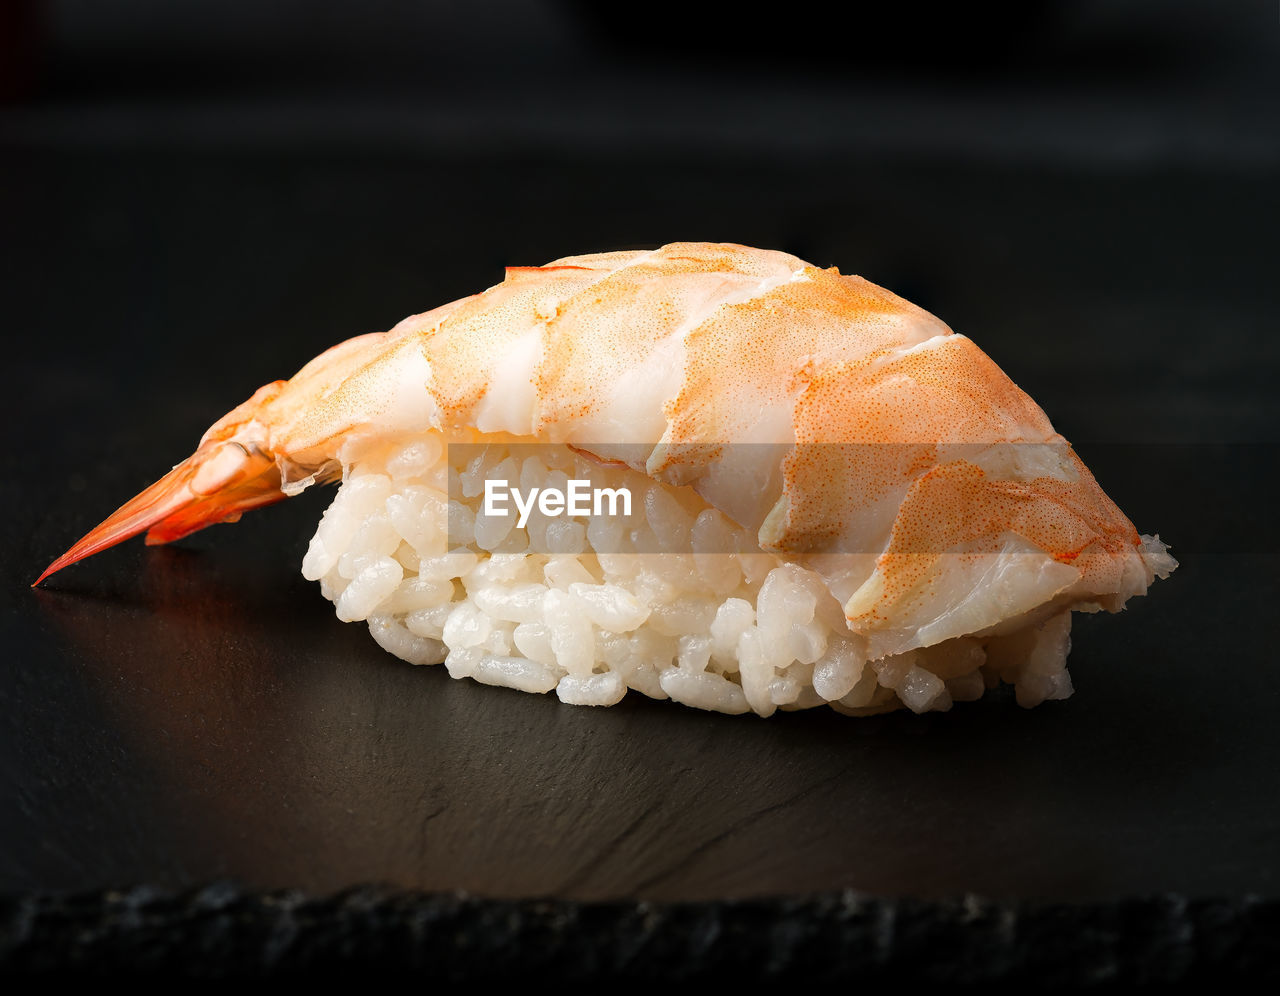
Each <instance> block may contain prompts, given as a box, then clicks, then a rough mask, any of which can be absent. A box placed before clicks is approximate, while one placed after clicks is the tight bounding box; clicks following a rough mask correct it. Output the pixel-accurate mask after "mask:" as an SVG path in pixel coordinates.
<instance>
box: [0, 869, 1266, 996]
mask: <svg viewBox="0 0 1280 996" xmlns="http://www.w3.org/2000/svg"><path fill="white" fill-rule="evenodd" d="M1278 956H1280V902H1277V901H1274V900H1267V901H1262V900H1258V899H1250V898H1246V899H1224V900H1187V899H1182V898H1179V897H1176V896H1162V897H1154V898H1149V899H1138V900H1130V901H1125V902H1119V903H1112V904H1094V905H1049V904H1026V903H1021V904H1014V903H998V902H991V901H986V900H981V899H977V898H974V897H966V898H962V899H957V900H952V901H943V902H924V901H913V900H889V899H878V898H873V897H868V896H863V895H859V894H856V893H851V892H846V893H835V894H830V895H823V896H817V897H808V898H797V899H768V900H744V901H732V902H729V901H726V902H709V903H686V904H675V903H642V902H608V903H577V902H568V901H559V900H556V901H552V900H547V901H528V900H510V901H509V900H494V899H479V898H475V897H470V896H466V895H463V894H423V893H405V892H395V891H392V890H386V889H374V888H362V889H356V890H352V891H349V892H344V893H340V894H338V895H336V896H330V897H323V898H317V897H311V896H307V895H304V894H302V893H299V892H273V893H255V892H250V891H247V890H243V889H241V888H238V887H236V886H233V885H225V884H220V885H212V886H209V887H206V888H204V889H200V890H198V891H193V892H172V891H164V890H160V889H155V888H150V887H145V886H142V887H136V888H133V889H130V890H128V891H124V892H120V891H111V892H98V893H91V894H84V895H74V896H59V895H31V896H18V897H7V898H2V899H0V977H4V976H10V977H11V976H15V975H43V976H61V977H67V976H88V977H91V976H105V975H112V976H119V975H131V976H172V975H185V976H191V977H197V978H207V979H218V978H228V979H229V978H259V979H264V978H265V979H281V980H284V979H289V980H297V979H314V980H317V981H318V980H324V981H343V980H344V979H350V980H352V981H355V980H357V979H364V980H367V979H368V976H369V975H370V973H375V974H377V975H378V977H379V978H383V977H386V976H388V975H391V976H403V977H406V978H414V979H434V980H446V981H447V980H462V979H466V980H476V979H486V978H488V979H512V978H519V979H522V980H528V979H530V978H537V977H542V978H555V979H564V980H568V981H579V982H586V981H591V982H599V981H608V980H627V981H641V980H646V979H647V980H654V981H672V982H680V981H686V982H710V981H713V980H714V981H717V982H726V981H734V980H747V979H751V980H760V979H777V980H787V981H821V980H844V979H849V980H853V979H857V980H858V981H860V982H868V981H872V982H874V981H883V982H888V981H893V982H897V983H901V982H904V981H913V980H914V981H923V982H940V981H946V982H951V983H954V982H968V983H983V984H990V983H1018V982H1031V981H1035V982H1037V983H1040V984H1044V983H1057V984H1067V985H1073V986H1074V985H1091V984H1092V985H1096V984H1102V985H1110V984H1119V985H1131V984H1147V983H1169V982H1173V983H1187V982H1198V981H1203V982H1206V983H1207V982H1210V981H1212V982H1215V983H1219V984H1220V983H1222V982H1224V981H1230V980H1236V979H1238V980H1244V979H1249V980H1252V981H1257V980H1277V979H1280V957H1278Z"/></svg>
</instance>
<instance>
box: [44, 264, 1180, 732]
mask: <svg viewBox="0 0 1280 996" xmlns="http://www.w3.org/2000/svg"><path fill="white" fill-rule="evenodd" d="M334 481H340V482H341V486H340V487H339V489H338V492H337V494H336V496H335V498H334V500H333V502H332V504H331V505H330V506H329V508H328V509H327V511H326V512H325V513H324V516H323V518H322V520H321V522H320V524H319V527H318V529H317V531H316V533H315V536H314V537H313V538H312V540H311V543H310V546H309V548H308V551H307V554H306V556H305V558H304V560H303V564H302V572H303V574H304V575H305V576H306V577H307V578H309V579H311V580H315V581H319V582H320V588H321V591H322V592H323V594H324V595H325V596H326V597H327V598H329V599H330V600H332V601H333V602H334V604H335V609H336V613H337V616H338V618H339V619H341V620H344V621H348V622H355V621H363V622H365V623H366V624H367V625H368V627H369V629H370V632H371V633H372V635H373V638H374V639H375V640H376V641H377V642H378V643H379V644H380V645H381V646H382V647H384V648H385V649H386V650H388V651H390V652H391V653H392V654H395V655H396V656H398V657H401V658H403V659H404V660H406V661H409V662H412V663H415V664H439V663H443V664H444V665H445V667H446V668H447V669H448V671H449V673H450V674H451V675H452V676H453V677H455V678H472V679H475V680H476V681H479V682H483V683H486V684H491V685H502V686H507V687H510V688H515V689H520V690H523V691H526V692H550V691H552V690H553V689H554V690H555V692H556V694H557V695H558V696H559V698H560V699H561V700H562V701H564V702H566V703H573V704H585V705H612V704H614V703H617V702H618V701H620V700H621V699H622V698H623V697H624V696H625V695H626V693H627V691H628V690H632V689H634V690H636V691H638V692H641V693H643V694H644V695H648V696H651V697H653V698H670V699H674V700H675V701H677V702H681V703H684V704H685V705H688V706H694V707H697V708H702V709H709V710H716V711H719V712H724V713H746V712H754V713H756V714H758V715H761V716H768V715H770V714H772V713H773V712H775V711H776V710H778V709H803V708H808V707H813V706H818V705H824V704H827V705H831V706H832V707H834V708H836V709H837V710H840V711H842V712H846V713H850V714H854V715H865V714H870V713H876V712H882V711H886V710H889V709H895V708H900V707H904V706H905V707H906V708H909V709H911V710H913V711H915V712H925V711H930V710H945V709H948V708H950V706H951V704H952V703H953V702H955V701H958V700H959V701H964V700H972V699H977V698H979V697H981V696H982V695H983V693H984V691H985V690H987V689H989V688H994V687H995V686H997V685H999V684H1001V683H1007V684H1010V685H1012V686H1013V687H1014V689H1015V693H1016V699H1017V701H1018V702H1019V703H1020V704H1021V705H1023V706H1033V705H1036V704H1038V703H1040V702H1042V701H1044V700H1046V699H1061V698H1065V697H1067V696H1069V695H1070V694H1071V692H1072V685H1071V680H1070V677H1069V675H1068V672H1067V669H1066V658H1067V653H1068V650H1069V649H1070V626H1071V613H1072V612H1073V611H1085V612H1095V611H1099V610H1107V611H1111V612H1115V611H1119V610H1120V609H1121V608H1122V607H1123V606H1124V604H1125V602H1126V601H1127V600H1128V599H1129V598H1130V597H1132V596H1135V595H1141V594H1144V593H1145V592H1146V590H1147V588H1148V586H1149V585H1150V584H1152V582H1153V581H1154V579H1155V578H1157V577H1160V578H1164V577H1167V576H1168V575H1169V574H1170V572H1172V571H1173V570H1174V568H1175V567H1176V566H1177V564H1176V561H1175V560H1174V559H1173V558H1172V557H1171V556H1170V554H1169V553H1168V551H1167V549H1166V547H1165V545H1164V544H1163V543H1162V542H1161V541H1160V539H1159V538H1158V536H1148V535H1140V534H1139V533H1138V532H1137V530H1136V529H1135V528H1134V526H1133V525H1132V524H1131V523H1130V522H1129V520H1128V519H1127V518H1126V517H1125V516H1124V514H1123V513H1122V512H1121V511H1120V510H1119V509H1118V508H1117V507H1116V506H1115V505H1114V504H1113V503H1112V502H1111V501H1110V499H1108V498H1107V496H1106V494H1105V493H1104V492H1103V491H1102V489H1101V487H1099V485H1098V483H1097V482H1096V481H1095V480H1094V478H1093V476H1092V475H1091V474H1090V473H1089V470H1088V469H1087V468H1086V467H1085V466H1084V464H1083V463H1082V462H1081V461H1080V459H1079V458H1078V457H1077V455H1076V454H1075V452H1074V451H1073V450H1072V449H1071V447H1070V445H1069V444H1068V443H1067V441H1066V440H1065V439H1064V438H1063V437H1062V436H1060V435H1059V434H1057V433H1056V432H1055V431H1054V429H1053V427H1052V425H1051V424H1050V422H1049V419H1048V418H1047V417H1046V416H1045V414H1044V412H1043V411H1041V409H1040V408H1039V407H1038V406H1037V405H1036V404H1035V402H1034V401H1032V400H1031V398H1030V397H1028V396H1027V395H1026V394H1025V393H1023V391H1021V390H1020V389H1019V388H1018V387H1017V386H1016V385H1015V384H1014V383H1013V382H1012V381H1011V380H1010V379H1009V378H1008V377H1007V376H1006V375H1005V374H1004V373H1003V372H1002V371H1001V370H1000V368H999V367H997V366H996V364H995V363H994V362H992V360H991V359H990V358H988V357H987V356H986V354H985V353H983V352H982V351H981V350H980V349H979V348H978V347H977V346H976V345H975V344H974V343H973V341H972V340H970V339H968V338H967V337H965V336H964V335H960V334H956V333H954V332H952V331H951V329H950V328H948V327H947V326H946V325H945V324H943V323H942V322H941V321H939V320H938V319H937V318H935V317H934V316H933V315H931V314H929V313H928V312H926V311H924V310H922V309H920V308H918V307H916V306H915V305H913V304H910V303H909V302H907V301H905V300H903V299H902V298H900V297H898V296H896V295H895V294H893V293H891V292H889V291H887V290H885V289H883V288H881V287H878V286H876V285H875V284H872V283H870V282H868V281H866V280H864V279H862V278H861V277H857V276H846V275H842V274H841V273H840V272H839V271H838V270H836V269H834V268H832V269H821V268H818V267H816V266H813V265H811V264H809V263H806V262H804V261H803V260H801V259H798V258H797V257H795V256H792V255H788V254H786V253H783V252H778V251H770V250H761V249H754V248H750V247H747V246H740V245H732V244H709V243H675V244H672V245H667V246H663V247H662V248H660V249H656V250H652V251H626V252H606V253H597V254H591V255H584V256H571V257H567V258H563V259H558V260H555V261H554V262H551V263H549V264H547V265H546V266H532V267H530V266H517V267H511V268H509V269H508V270H507V271H506V278H505V280H503V282H502V283H500V284H498V285H496V286H494V287H491V288H489V289H488V290H486V291H484V292H482V293H479V294H476V295H473V296H471V297H467V298H463V299H461V300H458V301H454V302H452V303H450V304H445V305H443V306H441V307H438V308H436V309H435V310H433V311H428V312H426V313H424V314H420V315H415V316H413V317H410V318H406V319H405V320H404V321H402V322H400V324H398V325H396V326H395V327H394V328H392V329H391V330H390V331H387V332H384V333H375V334H370V335H363V336H359V337H357V338H354V339H351V340H349V341H347V342H344V343H341V344H340V345H337V346H334V347H333V348H332V349H330V350H328V351H327V352H325V353H323V354H321V355H320V356H318V357H317V358H315V359H314V360H312V361H311V362H310V363H308V364H307V365H306V366H304V367H303V368H302V369H301V370H300V371H299V372H298V373H297V374H296V375H295V376H294V377H293V378H291V379H290V380H288V381H283V380H282V381H276V382H274V383H271V384H268V385H266V386H265V387H262V388H261V389H259V390H258V391H257V392H256V393H255V394H254V395H253V396H252V397H251V398H250V399H249V400H248V401H246V402H245V403H244V404H242V405H240V406H239V407H238V408H236V409H234V410H233V411H231V412H230V413H229V414H228V415H226V416H225V417H223V418H222V419H220V420H219V421H218V422H216V423H215V424H214V425H213V427H212V428H210V429H209V431H208V432H207V433H206V434H205V435H204V437H203V439H202V440H201V442H200V445H199V447H198V448H197V450H196V451H195V453H194V454H193V455H192V456H190V457H189V458H187V459H186V460H185V461H183V462H182V463H181V464H179V465H178V466H177V467H175V468H174V469H173V470H172V471H171V472H170V473H169V474H167V475H166V476H165V477H163V478H162V479H161V480H160V481H158V482H157V483H156V484H154V485H152V486H151V487H150V488H148V489H147V490H146V491H144V492H142V494H140V495H138V496H137V497H136V498H134V499H132V500H131V501H129V502H128V503H126V504H125V505H124V506H123V507H122V508H120V509H119V510H118V511H117V512H115V513H114V514H113V515H111V516H110V517H109V518H107V519H106V520H105V521H104V522H103V523H102V524H101V525H99V526H98V527H97V528H95V529H94V530H93V531H91V532H90V533H89V534H88V535H86V536H85V537H84V538H83V539H81V540H80V541H79V542H78V543H76V544H75V545H74V546H73V547H72V548H71V549H70V550H69V551H67V553H65V554H63V555H62V556H61V557H59V558H58V559H57V560H55V561H54V562H53V563H52V564H51V565H50V566H49V568H48V569H47V570H46V571H45V572H44V574H42V575H41V577H40V579H39V580H38V581H37V582H36V583H37V584H39V583H40V581H43V580H44V579H45V578H46V577H48V576H49V575H50V574H52V573H53V572H55V571H58V570H61V569H62V568H64V567H66V566H68V565H69V564H72V563H75V562H76V561H78V560H80V559H82V558H84V557H87V556H89V555H91V554H94V553H97V552H99V551H101V550H103V549H105V548H107V547H109V546H112V545H113V544H115V543H119V542H121V541H122V540H124V539H127V538H129V537H131V536H134V535H136V534H138V533H140V532H143V531H144V530H145V531H146V533H147V542H148V543H167V542H169V541H171V540H175V539H178V538H180V537H182V536H185V535H187V534H189V533H191V532H193V531H195V530H198V529H202V528H204V527H205V526H208V525H212V524H213V523H217V522H234V521H236V520H237V519H238V518H239V517H240V515H241V514H242V513H243V512H245V511H247V510H249V509H251V508H255V507H257V506H259V505H266V504H269V503H271V502H275V501H278V500H280V499H283V498H285V497H289V496H292V495H296V494H298V493H299V492H301V491H303V490H305V489H306V488H308V487H310V486H312V485H315V484H323V483H328V482H334Z"/></svg>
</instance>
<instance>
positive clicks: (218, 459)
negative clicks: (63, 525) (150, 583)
mask: <svg viewBox="0 0 1280 996" xmlns="http://www.w3.org/2000/svg"><path fill="white" fill-rule="evenodd" d="M285 497H286V496H285V494H284V492H282V491H281V490H280V471H279V470H278V469H277V467H276V464H275V461H274V460H273V459H271V458H270V457H268V456H267V455H266V454H264V453H262V452H261V451H259V450H257V449H256V448H255V447H246V446H244V445H242V444H241V443H239V442H235V441H230V440H228V441H210V442H208V443H206V444H205V445H202V446H201V447H200V449H198V450H197V451H196V452H195V453H194V454H192V455H191V456H190V457H188V458H187V459H186V460H184V461H183V462H182V463H180V464H178V466H176V467H174V468H173V470H171V471H169V473H167V474H165V475H164V477H162V478H160V480H158V481H156V483H155V484H153V485H151V487H149V488H147V489H146V490H145V491H143V492H142V493H141V494H140V495H138V496H137V497H136V498H133V499H131V500H130V501H127V502H125V504H123V505H122V506H120V508H118V509H117V510H116V511H115V512H114V513H112V514H111V515H110V516H108V517H107V518H106V519H105V520H104V521H103V522H102V523H100V524H99V525H98V526H97V527H95V528H94V529H92V530H90V532H89V533H88V534H87V535H86V536H85V537H84V538H83V539H81V540H80V541H79V542H78V543H76V544H75V546H73V547H72V548H71V549H70V550H68V551H67V552H66V553H64V554H63V555H62V556H61V557H59V558H58V559H57V560H55V561H54V562H53V563H52V564H50V565H49V566H48V567H47V568H45V571H44V573H43V574H41V575H40V577H38V578H36V580H35V582H34V583H33V584H32V587H33V588H34V587H35V586H36V585H38V584H40V582H41V581H43V580H44V579H45V578H47V577H49V575H51V574H54V573H56V572H57V571H60V570H62V569H63V568H64V567H67V566H69V565H71V564H74V563H76V562H77V561H79V560H84V559H85V558H86V557H91V556H93V555H94V554H95V553H100V552H102V551H103V550H106V549H107V548H108V547H112V546H115V545H116V544H117V543H122V542H124V541H125V540H127V539H129V538H131V537H133V536H137V535H138V534H139V533H141V532H143V531H144V530H145V531H146V532H147V539H146V542H147V544H148V545H149V546H153V545H156V544H160V543H169V542H171V541H173V540H176V539H181V538H182V537H183V536H187V535H189V534H190V533H194V532H195V531H196V530H199V529H203V528H204V527H205V526H212V525H214V524H215V523H218V522H235V521H236V520H237V519H239V518H240V515H241V514H242V513H243V512H246V511H248V510H249V509H251V508H257V507H258V506H260V505H270V504H272V503H273V502H277V501H280V500H281V499H283V498H285Z"/></svg>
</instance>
